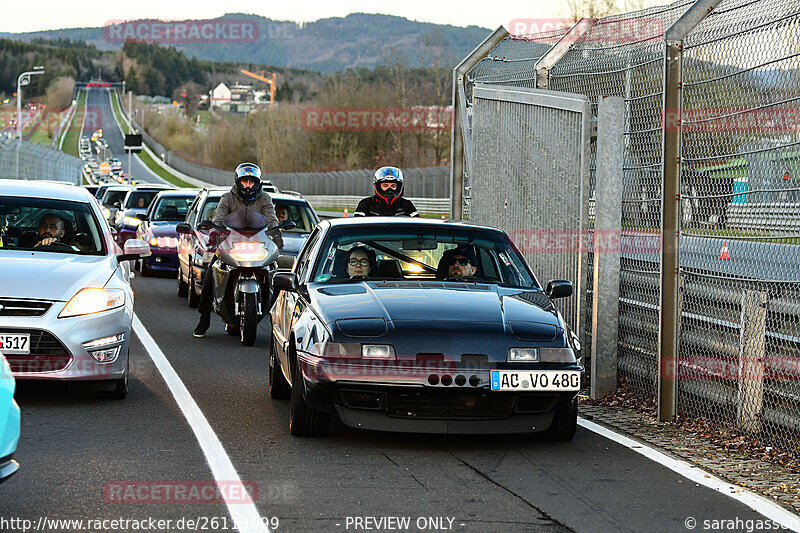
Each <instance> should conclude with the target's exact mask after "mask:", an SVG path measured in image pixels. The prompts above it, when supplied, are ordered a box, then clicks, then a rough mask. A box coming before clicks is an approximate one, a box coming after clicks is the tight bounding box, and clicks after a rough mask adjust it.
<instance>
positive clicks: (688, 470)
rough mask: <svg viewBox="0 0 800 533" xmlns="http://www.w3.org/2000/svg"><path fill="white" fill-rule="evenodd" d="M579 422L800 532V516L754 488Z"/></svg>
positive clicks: (610, 432)
mask: <svg viewBox="0 0 800 533" xmlns="http://www.w3.org/2000/svg"><path fill="white" fill-rule="evenodd" d="M578 425H579V426H581V427H584V428H586V429H588V430H589V431H592V432H594V433H597V434H598V435H600V436H602V437H605V438H607V439H609V440H613V441H614V442H616V443H617V444H620V445H622V446H625V447H626V448H628V449H630V450H633V451H635V452H636V453H639V454H642V455H644V456H645V457H647V458H648V459H650V460H651V461H655V462H656V463H659V464H661V465H663V466H665V467H667V468H669V469H670V470H672V471H673V472H675V473H677V474H679V475H681V476H683V477H685V478H686V479H689V480H691V481H694V482H695V483H698V484H700V485H702V486H704V487H708V488H710V489H712V490H715V491H717V492H720V493H722V494H725V495H726V496H728V497H730V498H733V499H734V500H736V501H739V502H741V503H743V504H745V505H747V506H748V507H750V508H751V509H753V510H754V511H755V512H757V513H759V514H761V515H763V516H765V517H766V518H768V519H770V520H774V521H775V522H778V523H779V524H781V526H783V527H785V528H787V529H791V530H792V531H798V532H800V517H798V515H796V514H794V513H792V512H790V511H788V510H787V509H785V508H784V507H781V506H780V505H779V504H777V503H775V502H773V501H770V500H769V499H768V498H765V497H764V496H761V495H759V494H756V493H755V492H751V491H749V490H747V489H745V488H743V487H740V486H739V485H734V484H732V483H729V482H727V481H724V480H722V479H720V478H718V477H717V476H715V475H713V474H711V473H709V472H706V471H705V470H703V469H702V468H700V467H698V466H695V465H693V464H691V463H688V462H686V461H681V460H679V459H675V458H673V457H670V456H669V455H666V454H664V453H662V452H660V451H658V450H657V449H655V448H653V447H651V446H649V445H648V444H645V443H643V442H639V441H636V440H633V439H631V438H629V437H626V436H625V435H620V434H619V433H616V432H615V431H613V430H611V429H608V428H607V427H605V426H601V425H600V424H596V423H594V422H591V421H589V420H586V419H584V418H580V417H579V418H578ZM737 491H739V492H737Z"/></svg>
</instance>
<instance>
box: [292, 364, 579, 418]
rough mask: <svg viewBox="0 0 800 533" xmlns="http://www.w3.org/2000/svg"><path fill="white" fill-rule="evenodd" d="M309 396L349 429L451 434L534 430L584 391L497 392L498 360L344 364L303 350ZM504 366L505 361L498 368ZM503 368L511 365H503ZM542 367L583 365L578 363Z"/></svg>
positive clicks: (567, 409)
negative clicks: (494, 386)
mask: <svg viewBox="0 0 800 533" xmlns="http://www.w3.org/2000/svg"><path fill="white" fill-rule="evenodd" d="M299 360H300V367H301V371H302V375H303V383H302V384H301V385H302V387H303V392H304V397H305V399H306V402H307V403H308V404H309V405H310V406H311V407H313V408H314V409H317V410H319V411H324V412H336V414H338V415H339V418H340V419H341V421H342V422H343V423H344V424H345V425H347V426H350V427H353V428H361V429H371V430H376V431H402V432H410V433H450V434H498V433H500V434H502V433H532V432H539V431H545V430H546V429H548V428H549V427H550V425H551V423H552V421H553V418H554V417H555V416H557V415H562V414H566V413H568V412H570V410H571V409H573V404H574V401H575V399H576V397H577V395H578V391H536V392H516V391H514V392H500V391H493V390H491V371H492V370H494V369H497V368H492V366H494V365H493V364H491V363H490V364H489V365H488V366H483V367H474V366H472V367H471V366H470V365H466V364H461V363H452V364H448V363H441V362H437V363H436V364H420V363H419V362H415V361H391V362H382V363H378V364H375V363H370V362H347V363H345V362H342V361H341V360H339V361H331V360H326V359H321V358H318V357H314V356H310V355H306V354H304V355H302V356H301V357H300V358H299ZM499 366H500V365H498V367H499ZM503 368H507V367H505V366H503ZM536 369H537V370H543V369H552V370H580V371H581V372H583V369H582V368H581V367H579V366H577V365H569V366H565V365H554V366H552V367H550V368H543V367H542V366H539V367H537V368H536Z"/></svg>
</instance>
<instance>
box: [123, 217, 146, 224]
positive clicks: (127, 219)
mask: <svg viewBox="0 0 800 533" xmlns="http://www.w3.org/2000/svg"><path fill="white" fill-rule="evenodd" d="M122 223H123V224H125V225H126V226H138V225H139V224H141V223H142V221H141V220H139V219H138V218H136V217H122Z"/></svg>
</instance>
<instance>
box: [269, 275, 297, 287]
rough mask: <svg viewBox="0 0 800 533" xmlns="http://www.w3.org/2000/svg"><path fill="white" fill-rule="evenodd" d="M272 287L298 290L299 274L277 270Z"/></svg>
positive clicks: (273, 276)
mask: <svg viewBox="0 0 800 533" xmlns="http://www.w3.org/2000/svg"><path fill="white" fill-rule="evenodd" d="M272 287H273V288H275V289H277V290H279V291H289V292H296V291H297V274H295V273H294V272H275V274H273V275H272Z"/></svg>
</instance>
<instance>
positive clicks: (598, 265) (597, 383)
mask: <svg viewBox="0 0 800 533" xmlns="http://www.w3.org/2000/svg"><path fill="white" fill-rule="evenodd" d="M597 115H598V119H597V163H596V165H597V171H596V178H595V179H596V182H595V216H594V293H593V294H594V298H593V299H592V380H591V391H590V392H591V396H592V398H601V397H603V396H605V395H607V394H611V393H613V392H615V391H616V390H617V355H618V339H619V332H618V328H619V283H620V253H621V248H622V174H623V170H622V168H623V163H624V159H625V146H624V143H622V142H620V140H621V139H622V138H623V132H624V124H625V100H624V99H623V98H622V97H620V96H609V97H605V98H600V99H599V101H598V102H597Z"/></svg>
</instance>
